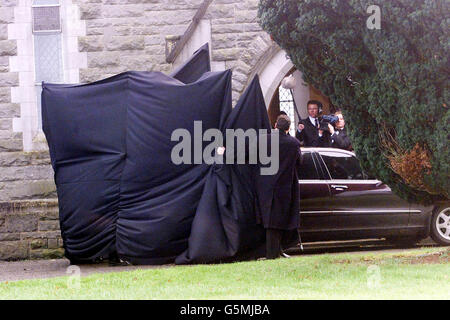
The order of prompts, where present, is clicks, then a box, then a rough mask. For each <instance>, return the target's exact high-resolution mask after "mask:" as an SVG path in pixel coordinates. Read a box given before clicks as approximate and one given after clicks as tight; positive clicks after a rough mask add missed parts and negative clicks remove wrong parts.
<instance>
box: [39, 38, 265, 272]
mask: <svg viewBox="0 0 450 320" xmlns="http://www.w3.org/2000/svg"><path fill="white" fill-rule="evenodd" d="M206 53H208V48H207V46H206V47H203V48H202V49H200V50H199V51H198V52H197V54H196V55H194V58H193V60H191V61H190V62H189V63H188V64H186V65H185V66H183V67H182V68H181V69H179V70H178V71H177V72H176V73H175V75H174V77H177V78H178V79H179V80H181V81H179V80H176V79H174V78H172V77H169V76H166V75H164V74H162V73H159V72H125V73H122V74H119V75H117V76H114V77H111V78H108V79H104V80H101V81H97V82H94V83H90V84H85V85H56V84H46V83H44V84H43V92H42V115H43V130H44V133H45V135H46V137H47V141H48V144H49V149H50V156H51V161H52V166H53V169H54V171H55V183H56V186H57V192H58V201H59V214H60V226H61V233H62V238H63V240H64V248H65V254H66V256H67V257H68V258H69V259H70V260H72V261H75V262H77V263H82V262H91V261H94V260H95V259H98V258H103V257H107V256H108V255H109V254H110V253H112V252H117V254H118V256H119V257H120V258H122V259H124V260H127V261H130V262H131V263H134V264H163V263H173V262H176V263H178V264H186V263H208V262H218V261H229V260H232V259H245V258H249V257H255V256H260V255H263V254H264V240H265V233H264V229H263V227H262V226H261V225H260V224H259V220H258V199H257V194H256V191H255V189H256V186H255V181H257V179H256V175H257V174H259V171H258V170H259V167H258V165H257V164H223V165H218V164H215V165H207V164H204V163H201V164H194V163H191V164H181V165H175V164H174V163H173V162H172V160H171V151H172V148H173V147H174V146H175V145H176V144H178V143H179V141H171V135H172V132H173V131H174V130H176V129H180V128H182V129H185V130H187V132H189V133H190V135H191V137H192V138H193V139H194V138H195V132H194V121H202V131H203V132H204V131H205V130H207V129H209V128H219V129H220V130H221V131H222V132H223V133H224V136H225V131H226V129H243V130H247V129H256V130H258V129H267V130H270V123H269V119H268V116H267V112H266V108H265V103H264V99H263V95H262V92H261V88H260V85H259V80H258V78H257V77H255V79H253V81H252V82H251V84H250V85H249V87H248V89H247V90H246V91H245V93H244V94H243V95H242V97H241V98H240V99H239V101H238V104H237V106H236V107H235V108H234V109H231V71H224V72H206V73H205V72H204V71H205V70H209V58H208V57H209V56H206V58H205V54H206ZM208 54H209V53H208ZM195 57H197V58H195ZM205 59H206V60H205ZM199 61H201V63H200V65H201V67H198V69H197V68H196V67H195V66H196V65H197V63H199ZM205 61H207V63H205ZM197 138H198V137H197ZM192 144H193V142H191V145H192ZM203 146H205V143H203ZM247 147H248V146H247ZM227 152H234V151H230V150H227ZM234 156H236V155H234ZM191 160H193V159H191Z"/></svg>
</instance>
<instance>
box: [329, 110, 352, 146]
mask: <svg viewBox="0 0 450 320" xmlns="http://www.w3.org/2000/svg"><path fill="white" fill-rule="evenodd" d="M335 116H336V117H338V118H339V120H338V121H337V122H336V129H335V128H333V126H331V125H330V126H329V129H330V133H331V146H332V147H333V148H339V149H344V150H349V151H352V150H353V148H352V144H351V142H350V138H349V137H348V136H347V130H346V129H345V120H344V116H343V115H342V112H340V111H337V112H336V113H335Z"/></svg>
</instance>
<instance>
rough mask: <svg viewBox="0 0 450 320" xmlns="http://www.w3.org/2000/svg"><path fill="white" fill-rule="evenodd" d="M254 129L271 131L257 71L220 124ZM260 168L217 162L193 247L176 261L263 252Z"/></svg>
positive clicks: (196, 220)
mask: <svg viewBox="0 0 450 320" xmlns="http://www.w3.org/2000/svg"><path fill="white" fill-rule="evenodd" d="M250 128H253V129H256V130H259V129H266V130H270V122H269V118H268V116H267V112H266V108H265V103H264V98H263V95H262V92H261V87H260V85H259V79H258V77H257V76H256V77H255V78H254V79H253V81H252V82H251V84H250V85H249V87H248V89H247V90H246V91H245V92H244V94H243V95H242V97H241V98H240V99H239V101H238V103H237V105H236V107H235V108H234V109H233V111H232V112H231V114H230V117H229V118H228V120H227V122H226V124H225V125H224V126H223V127H222V128H221V129H222V132H223V133H224V135H225V130H226V129H243V130H247V129H250ZM227 152H228V150H227ZM235 158H236V156H235ZM258 170H259V167H258V165H257V164H254V165H251V164H241V165H239V164H223V165H220V164H216V165H214V168H213V170H212V171H211V172H210V173H209V176H208V179H207V181H206V186H205V189H204V192H203V194H202V197H201V199H200V203H199V206H198V208H197V212H196V214H195V218H194V220H193V222H192V230H191V235H190V237H189V246H188V249H187V250H186V251H185V252H184V253H183V254H182V255H180V256H179V257H178V258H177V259H176V263H177V264H185V263H210V262H217V261H229V260H230V259H245V258H250V257H257V256H261V255H264V250H265V248H264V243H265V232H264V229H263V227H262V226H261V225H259V224H258V221H257V210H258V208H257V199H256V192H255V186H254V181H255V175H257V174H259V171H258Z"/></svg>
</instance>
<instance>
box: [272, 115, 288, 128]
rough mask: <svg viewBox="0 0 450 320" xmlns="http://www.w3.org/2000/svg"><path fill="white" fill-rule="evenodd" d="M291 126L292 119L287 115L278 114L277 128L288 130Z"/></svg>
mask: <svg viewBox="0 0 450 320" xmlns="http://www.w3.org/2000/svg"><path fill="white" fill-rule="evenodd" d="M290 126H291V119H289V117H288V116H287V115H284V114H281V115H279V116H278V118H277V122H276V123H275V128H277V129H278V130H282V131H283V132H285V131H286V130H289V127H290Z"/></svg>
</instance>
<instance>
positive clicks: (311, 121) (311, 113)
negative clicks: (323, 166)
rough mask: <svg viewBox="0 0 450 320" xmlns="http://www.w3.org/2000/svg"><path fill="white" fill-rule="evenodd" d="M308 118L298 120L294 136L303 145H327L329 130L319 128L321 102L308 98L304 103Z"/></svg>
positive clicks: (328, 143) (328, 142)
mask: <svg viewBox="0 0 450 320" xmlns="http://www.w3.org/2000/svg"><path fill="white" fill-rule="evenodd" d="M306 108H307V111H308V118H306V119H302V120H300V122H299V123H298V127H297V132H296V134H295V137H296V138H297V139H298V140H299V141H300V142H301V143H302V145H303V146H304V147H329V146H330V132H328V131H327V130H323V129H321V124H322V123H321V122H322V119H321V118H320V117H319V113H320V112H321V111H322V103H321V102H320V101H317V100H310V101H308V103H307V105H306Z"/></svg>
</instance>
